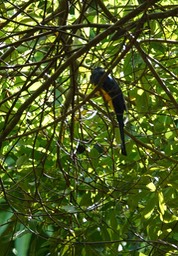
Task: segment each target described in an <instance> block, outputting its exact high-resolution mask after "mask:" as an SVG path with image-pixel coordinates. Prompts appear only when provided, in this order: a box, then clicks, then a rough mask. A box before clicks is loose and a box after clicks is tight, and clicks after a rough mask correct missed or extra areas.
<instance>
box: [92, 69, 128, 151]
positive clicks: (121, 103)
mask: <svg viewBox="0 0 178 256" xmlns="http://www.w3.org/2000/svg"><path fill="white" fill-rule="evenodd" d="M90 83H91V84H93V85H94V86H98V89H99V90H100V91H101V94H102V96H103V98H104V100H105V101H106V102H107V103H108V104H109V105H110V106H111V107H112V108H113V109H114V112H115V114H116V118H117V121H118V124H119V130H120V137H121V152H122V154H123V155H125V156H126V155H127V151H126V146H125V136H124V117H123V114H124V111H125V110H126V104H125V100H124V96H123V93H122V90H121V88H120V87H119V85H118V83H117V82H116V80H115V79H114V78H113V77H112V76H111V75H107V74H106V72H105V70H104V68H102V67H96V68H94V69H93V70H92V71H91V76H90Z"/></svg>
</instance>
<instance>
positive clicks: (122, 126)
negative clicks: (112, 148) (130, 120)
mask: <svg viewBox="0 0 178 256" xmlns="http://www.w3.org/2000/svg"><path fill="white" fill-rule="evenodd" d="M117 120H118V123H119V130H120V136H121V152H122V154H123V155H125V156H126V155H127V151H126V146H125V135H124V120H123V115H117Z"/></svg>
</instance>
